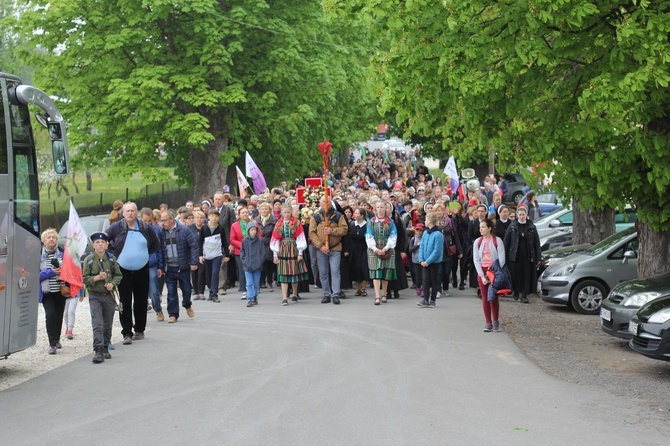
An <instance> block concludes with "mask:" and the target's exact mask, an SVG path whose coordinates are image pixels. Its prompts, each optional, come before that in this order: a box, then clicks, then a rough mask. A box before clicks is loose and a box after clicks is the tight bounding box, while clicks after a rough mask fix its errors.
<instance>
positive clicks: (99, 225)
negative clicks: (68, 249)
mask: <svg viewBox="0 0 670 446" xmlns="http://www.w3.org/2000/svg"><path fill="white" fill-rule="evenodd" d="M79 220H81V226H82V227H83V228H84V232H86V235H87V236H89V237H90V236H91V234H93V233H94V232H101V231H103V232H104V231H106V230H107V228H109V226H110V223H109V214H96V215H87V216H85V217H79ZM68 223H69V220H68V221H66V222H65V224H63V226H61V228H60V231H58V247H59V248H60V249H63V248H64V247H65V240H66V239H67V226H68ZM91 252H93V249H92V248H91V244H90V243H88V244H87V246H86V254H85V255H88V254H90V253H91Z"/></svg>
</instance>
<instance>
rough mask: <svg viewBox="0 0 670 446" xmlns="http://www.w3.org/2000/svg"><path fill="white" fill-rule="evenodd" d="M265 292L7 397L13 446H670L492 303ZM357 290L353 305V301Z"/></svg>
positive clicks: (1, 433) (653, 426)
mask: <svg viewBox="0 0 670 446" xmlns="http://www.w3.org/2000/svg"><path fill="white" fill-rule="evenodd" d="M319 291H320V290H315V291H313V292H311V293H308V294H304V299H303V300H302V301H301V302H300V303H298V304H291V305H290V306H288V307H282V306H281V305H280V300H279V299H280V297H279V295H278V293H277V292H275V293H262V294H261V295H260V297H259V301H260V305H258V306H257V307H255V308H246V306H245V304H244V302H243V301H240V300H239V295H240V293H238V292H233V293H229V294H228V296H226V297H224V299H223V301H222V303H221V304H218V305H217V304H213V303H210V302H196V303H195V305H194V309H195V311H196V316H195V318H194V319H191V320H189V319H188V317H186V315H185V314H182V317H181V318H180V320H179V322H178V323H176V324H167V322H163V323H158V322H156V321H155V320H154V319H153V317H151V320H150V323H149V328H148V330H147V332H146V339H145V340H143V341H137V342H135V343H134V344H133V345H131V346H123V345H120V344H119V345H117V349H116V351H113V352H112V354H113V355H114V358H113V359H111V360H108V361H106V362H105V363H104V364H100V365H93V364H91V362H90V356H88V357H85V358H82V359H80V360H77V361H74V362H72V363H69V364H67V365H65V366H63V367H61V368H59V369H56V370H54V371H51V372H49V373H47V374H45V375H42V376H40V377H38V378H35V379H33V380H30V381H27V382H25V383H23V384H20V385H18V386H15V387H12V388H10V389H8V390H6V391H3V392H0V407H2V415H1V416H0V444H2V445H63V444H67V445H70V446H75V445H90V444H96V445H107V444H109V445H112V444H113V445H116V446H118V445H124V444H140V445H154V444H156V445H157V444H161V445H177V444H179V445H218V444H226V445H447V444H448V445H479V444H482V445H483V444H498V445H565V444H575V445H581V444H605V443H611V442H612V441H613V440H614V441H616V442H617V443H619V444H637V445H647V444H649V445H653V444H659V445H660V444H667V438H668V437H667V435H668V433H669V432H670V430H669V428H668V427H667V423H661V422H659V416H658V415H657V414H651V415H650V414H648V413H646V412H645V411H644V409H643V408H637V407H635V406H634V405H632V404H631V403H630V402H629V401H626V400H624V399H616V398H614V397H612V396H610V395H607V394H602V393H598V392H597V391H595V390H593V389H591V388H589V387H585V386H582V385H579V384H571V383H566V382H563V381H560V380H558V379H556V378H553V377H551V376H549V375H547V374H545V373H544V372H543V371H542V370H540V369H539V368H538V367H536V366H535V365H534V364H533V363H532V362H530V361H529V360H528V359H527V358H526V356H525V355H524V354H523V352H521V351H520V350H519V349H518V348H517V347H516V345H515V344H514V343H513V342H512V340H511V339H510V338H509V336H508V335H507V334H505V333H504V332H503V333H483V332H482V327H483V317H482V315H481V305H480V303H479V301H478V300H477V299H476V298H474V297H472V292H471V291H470V290H467V291H463V292H459V291H456V292H454V291H452V295H453V296H452V297H449V298H443V299H440V300H438V303H437V307H436V308H435V309H428V308H418V307H416V301H417V300H416V298H415V297H413V294H414V293H413V291H412V290H406V291H404V292H403V293H402V297H403V298H402V299H399V300H394V301H390V302H389V303H387V304H384V305H382V306H374V305H373V304H372V297H371V296H368V297H367V298H359V297H356V298H350V299H347V300H344V301H343V303H342V305H340V306H335V305H333V304H328V305H322V304H321V303H320V293H319ZM350 294H351V293H350Z"/></svg>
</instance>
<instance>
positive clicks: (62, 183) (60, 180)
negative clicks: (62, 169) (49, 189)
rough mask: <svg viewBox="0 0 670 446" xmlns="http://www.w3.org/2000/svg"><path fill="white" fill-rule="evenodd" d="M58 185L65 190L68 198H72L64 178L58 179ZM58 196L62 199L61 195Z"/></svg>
mask: <svg viewBox="0 0 670 446" xmlns="http://www.w3.org/2000/svg"><path fill="white" fill-rule="evenodd" d="M57 185H58V186H60V188H61V189H62V190H63V192H65V195H66V196H68V197H69V196H70V190H69V189H68V188H67V186H66V185H65V181H63V178H62V177H61V178H59V179H58V183H57ZM58 196H59V197H60V194H58Z"/></svg>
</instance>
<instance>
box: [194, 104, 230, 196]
mask: <svg viewBox="0 0 670 446" xmlns="http://www.w3.org/2000/svg"><path fill="white" fill-rule="evenodd" d="M227 117H228V113H224V112H222V113H220V114H218V115H216V116H210V118H209V122H210V126H211V130H212V134H213V135H215V139H214V141H211V142H210V143H209V144H207V145H206V146H205V148H204V150H203V149H193V148H192V149H191V150H190V152H189V160H188V166H189V170H190V171H191V177H192V178H193V194H194V195H195V197H194V198H195V199H196V200H201V197H203V196H208V197H209V196H211V195H212V194H214V192H216V191H218V190H223V186H224V185H225V184H226V178H227V172H226V168H227V167H228V166H224V165H223V164H222V162H221V155H223V154H224V153H225V152H227V151H228V124H227V122H226V119H227Z"/></svg>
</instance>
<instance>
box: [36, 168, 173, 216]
mask: <svg viewBox="0 0 670 446" xmlns="http://www.w3.org/2000/svg"><path fill="white" fill-rule="evenodd" d="M163 170H164V171H165V173H167V174H168V175H170V177H173V175H172V172H173V171H172V169H163ZM64 184H65V186H66V187H67V188H68V190H69V192H70V195H69V196H68V195H66V194H65V192H64V191H63V192H62V193H61V196H60V197H58V196H57V194H56V187H55V185H52V186H51V197H50V198H49V195H48V193H47V188H46V187H43V188H42V190H40V209H41V212H42V215H43V216H47V215H53V213H54V203H55V208H56V212H61V211H63V210H68V209H69V206H70V204H69V202H70V200H71V199H72V201H73V202H74V205H75V208H77V209H80V208H81V209H85V208H94V207H98V208H100V207H102V208H103V209H104V210H105V212H106V211H107V210H108V209H109V210H111V204H112V203H113V202H114V201H115V200H123V201H125V200H126V189H127V190H128V193H127V197H128V199H129V200H134V199H137V198H139V197H143V196H145V194H146V187H147V185H149V193H150V194H151V193H160V192H161V191H162V190H163V187H164V188H165V189H164V190H165V191H166V192H167V191H169V190H173V189H176V188H177V184H176V182H175V181H174V180H172V181H169V182H165V183H155V184H150V183H149V182H148V181H147V180H146V179H144V178H142V176H141V175H140V174H135V175H133V176H132V177H131V178H128V179H123V180H120V179H118V178H113V177H110V176H108V175H107V174H106V173H104V172H103V173H94V174H93V175H92V187H91V191H87V190H86V175H85V174H84V173H78V175H77V176H76V184H77V187H78V188H79V193H77V192H76V188H75V187H74V186H73V184H72V178H71V177H68V178H67V179H66V180H65V183H64ZM163 185H164V186H163ZM101 195H102V206H101Z"/></svg>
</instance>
